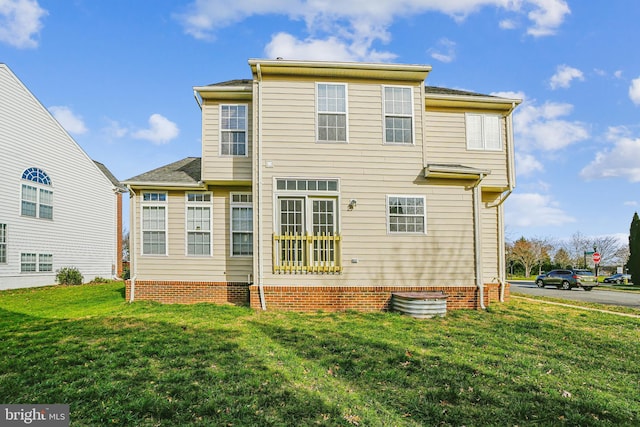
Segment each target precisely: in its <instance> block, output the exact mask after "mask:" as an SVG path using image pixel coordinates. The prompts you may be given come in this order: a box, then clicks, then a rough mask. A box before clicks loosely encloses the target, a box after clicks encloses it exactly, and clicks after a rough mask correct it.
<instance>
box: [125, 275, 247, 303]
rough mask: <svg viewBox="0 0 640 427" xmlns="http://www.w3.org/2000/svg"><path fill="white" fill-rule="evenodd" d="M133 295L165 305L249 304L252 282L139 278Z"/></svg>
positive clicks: (127, 289)
mask: <svg viewBox="0 0 640 427" xmlns="http://www.w3.org/2000/svg"><path fill="white" fill-rule="evenodd" d="M125 286H126V291H125V294H126V299H127V301H129V299H130V298H131V280H127V281H126V282H125ZM134 298H135V300H136V301H140V300H149V301H157V302H161V303H165V304H195V303H199V302H213V303H216V304H235V305H248V304H249V284H248V283H242V282H177V281H159V280H136V284H135V294H134Z"/></svg>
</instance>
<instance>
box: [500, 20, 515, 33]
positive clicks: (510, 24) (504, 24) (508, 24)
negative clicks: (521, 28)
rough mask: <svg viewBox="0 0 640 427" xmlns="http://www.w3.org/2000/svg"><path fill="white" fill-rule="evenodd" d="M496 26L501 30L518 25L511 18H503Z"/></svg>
mask: <svg viewBox="0 0 640 427" xmlns="http://www.w3.org/2000/svg"><path fill="white" fill-rule="evenodd" d="M498 26H499V27H500V28H502V29H503V30H515V29H516V28H517V27H518V24H517V23H516V22H515V21H513V20H511V19H503V20H502V21H500V22H499V23H498Z"/></svg>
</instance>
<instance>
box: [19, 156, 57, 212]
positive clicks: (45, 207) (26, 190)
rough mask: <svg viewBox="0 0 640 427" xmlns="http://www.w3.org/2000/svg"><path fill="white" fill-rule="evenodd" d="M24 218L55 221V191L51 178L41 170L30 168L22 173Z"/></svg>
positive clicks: (22, 210)
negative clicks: (52, 188)
mask: <svg viewBox="0 0 640 427" xmlns="http://www.w3.org/2000/svg"><path fill="white" fill-rule="evenodd" d="M22 180H23V181H29V183H24V182H23V183H22V193H21V194H22V207H21V210H20V213H21V215H22V216H30V217H33V218H44V219H53V191H52V190H51V178H49V175H47V173H46V172H45V171H43V170H42V169H39V168H29V169H26V170H25V171H24V172H22Z"/></svg>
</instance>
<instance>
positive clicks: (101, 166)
mask: <svg viewBox="0 0 640 427" xmlns="http://www.w3.org/2000/svg"><path fill="white" fill-rule="evenodd" d="M93 163H95V164H96V166H98V169H100V171H102V173H103V174H104V176H106V177H107V178H109V181H111V183H112V184H113V186H114V187H116V188H117V189H118V190H120V191H127V189H126V187H125V186H124V185H122V184H121V183H120V181H118V179H117V178H116V177H115V176H114V175H113V174H112V173H111V171H110V170H109V169H108V168H107V167H106V166H105V165H104V164H102V163H100V162H98V161H97V160H94V161H93Z"/></svg>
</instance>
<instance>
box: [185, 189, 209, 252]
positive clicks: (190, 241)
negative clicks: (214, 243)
mask: <svg viewBox="0 0 640 427" xmlns="http://www.w3.org/2000/svg"><path fill="white" fill-rule="evenodd" d="M211 223H212V219H211V193H187V224H186V229H187V255H196V256H197V255H201V256H207V255H211Z"/></svg>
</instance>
